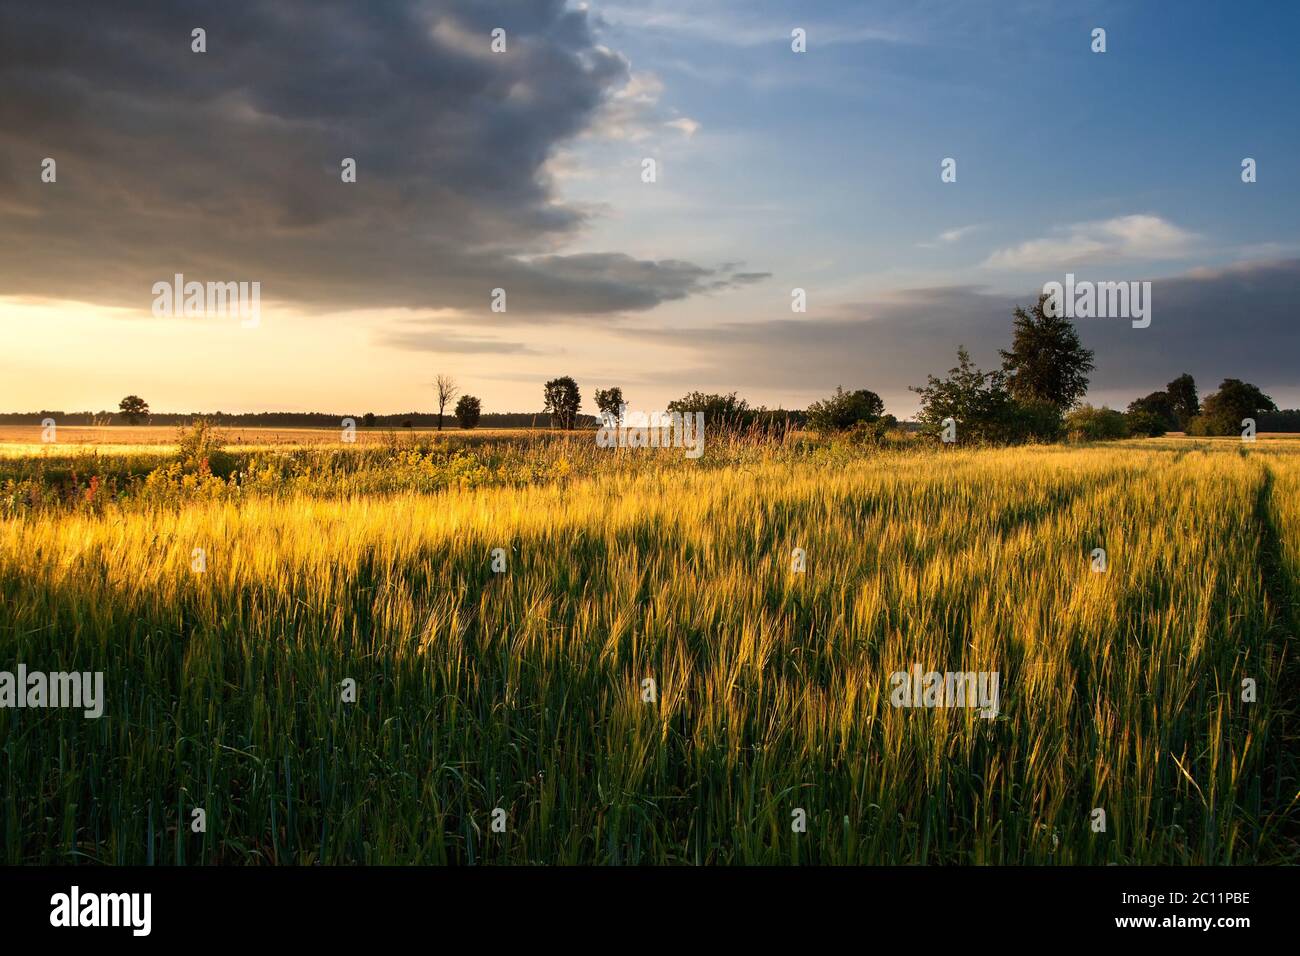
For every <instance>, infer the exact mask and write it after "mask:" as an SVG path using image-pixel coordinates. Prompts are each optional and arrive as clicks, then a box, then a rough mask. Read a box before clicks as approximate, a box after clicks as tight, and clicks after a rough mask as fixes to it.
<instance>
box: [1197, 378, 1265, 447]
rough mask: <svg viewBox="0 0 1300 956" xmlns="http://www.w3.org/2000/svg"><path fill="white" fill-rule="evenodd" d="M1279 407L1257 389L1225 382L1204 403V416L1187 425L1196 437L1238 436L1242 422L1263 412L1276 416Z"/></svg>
mask: <svg viewBox="0 0 1300 956" xmlns="http://www.w3.org/2000/svg"><path fill="white" fill-rule="evenodd" d="M1275 411H1277V406H1276V405H1275V404H1273V399H1271V398H1269V397H1268V396H1267V395H1265V394H1264V393H1263V392H1261V391H1260V390H1259V388H1258V387H1256V386H1254V385H1251V384H1250V383H1248V382H1243V381H1241V380H1240V379H1236V378H1225V379H1224V380H1223V382H1222V383H1221V384H1220V385H1219V390H1218V391H1217V392H1215V393H1214V394H1212V395H1209V396H1207V397H1206V399H1205V407H1204V408H1203V409H1202V411H1201V414H1200V415H1199V416H1197V417H1196V418H1193V419H1192V420H1191V421H1190V422H1189V423H1188V425H1187V431H1188V433H1189V434H1193V435H1236V434H1238V433H1239V432H1240V431H1241V421H1242V419H1243V418H1256V417H1257V416H1258V414H1259V413H1260V412H1275Z"/></svg>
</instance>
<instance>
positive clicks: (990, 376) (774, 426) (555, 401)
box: [0, 295, 1300, 444]
mask: <svg viewBox="0 0 1300 956" xmlns="http://www.w3.org/2000/svg"><path fill="white" fill-rule="evenodd" d="M1046 301H1047V296H1045V295H1043V296H1040V297H1039V299H1038V302H1037V304H1035V305H1034V306H1033V307H1032V308H1030V309H1025V308H1023V307H1017V308H1016V309H1015V310H1014V312H1013V314H1012V319H1013V321H1012V337H1011V344H1010V348H1007V349H999V351H998V354H999V356H1000V357H1001V359H1002V363H1001V367H1000V368H998V369H995V370H993V371H984V370H983V369H980V368H978V367H977V366H976V365H975V364H974V362H972V360H971V357H970V353H969V352H968V351H967V350H966V348H965V346H959V347H958V349H957V364H956V365H955V366H953V367H952V368H951V369H949V370H948V374H947V375H946V376H944V377H942V378H940V377H938V376H935V375H929V376H927V381H926V384H924V385H920V386H914V387H913V388H912V391H913V392H915V393H917V395H919V396H920V410H919V412H918V414H917V416H916V427H917V428H918V429H919V430H920V431H921V432H922V434H925V435H929V436H933V437H941V436H943V435H944V432H945V430H946V429H949V428H950V429H952V430H953V431H954V432H955V435H952V436H948V437H952V438H955V440H956V441H958V442H962V443H994V444H1013V443H1017V442H1025V441H1058V440H1061V439H1062V438H1071V439H1084V440H1096V439H1108V438H1123V437H1128V436H1159V435H1163V434H1166V433H1167V432H1171V431H1182V432H1185V433H1186V434H1188V435H1236V434H1240V433H1241V431H1242V428H1243V421H1244V420H1246V419H1251V420H1254V421H1255V423H1256V429H1257V430H1258V431H1300V410H1298V409H1288V410H1279V409H1278V407H1277V405H1276V404H1275V403H1274V402H1273V400H1272V399H1271V398H1270V397H1269V396H1267V395H1265V394H1264V393H1263V392H1262V391H1261V390H1260V389H1259V388H1258V386H1255V385H1252V384H1250V383H1248V382H1243V381H1241V380H1240V379H1235V378H1225V379H1224V380H1223V381H1222V382H1221V383H1220V385H1219V388H1218V390H1217V391H1215V392H1213V393H1212V394H1210V395H1208V396H1207V397H1206V398H1205V401H1204V403H1202V402H1201V401H1200V399H1199V396H1198V392H1197V387H1196V382H1195V380H1194V379H1193V378H1192V376H1191V375H1190V374H1188V373H1183V374H1182V375H1179V376H1178V377H1177V378H1175V379H1174V380H1173V381H1171V382H1169V384H1167V385H1166V386H1165V387H1164V388H1163V389H1162V390H1160V391H1156V392H1151V393H1150V394H1148V395H1144V396H1142V397H1141V398H1136V399H1134V400H1133V401H1132V402H1130V403H1129V405H1128V408H1127V410H1126V411H1123V412H1121V411H1118V410H1116V409H1110V408H1105V407H1103V408H1094V407H1092V406H1091V405H1087V404H1082V400H1083V397H1084V396H1085V395H1086V394H1087V391H1088V381H1089V380H1088V375H1089V373H1090V372H1092V371H1094V369H1095V365H1094V363H1093V352H1092V350H1091V349H1086V348H1084V347H1083V345H1082V343H1081V342H1080V341H1079V336H1078V332H1077V331H1076V329H1075V327H1074V326H1073V324H1071V322H1070V320H1069V319H1067V318H1065V317H1063V316H1057V315H1052V314H1050V313H1049V311H1045V310H1044V304H1045V302H1046ZM433 386H434V398H435V400H436V402H437V406H438V411H437V412H436V413H429V412H409V413H405V414H397V415H376V414H374V413H373V412H366V413H364V414H362V415H359V416H356V417H355V418H354V421H355V422H356V423H357V424H358V425H360V426H362V427H364V428H397V427H405V428H426V427H436V428H437V429H438V430H442V428H443V425H444V422H445V420H446V417H447V408H448V406H451V407H452V412H451V414H452V416H454V417H455V419H456V423H457V424H458V425H459V426H460V427H461V428H465V429H469V428H475V427H479V426H486V427H494V428H526V427H535V426H536V425H537V424H538V419H539V418H540V419H541V420H542V421H543V422H546V423H549V424H550V426H551V427H553V428H557V429H561V430H572V429H575V428H589V427H593V426H595V425H596V424H598V423H599V421H600V420H605V421H617V420H619V419H620V417H621V416H622V414H623V412H624V409H625V408H626V405H625V400H624V396H623V389H622V388H621V387H620V386H611V387H609V388H598V389H596V392H595V403H596V408H597V409H598V411H599V413H600V419H597V418H596V417H595V416H592V415H584V414H582V413H581V411H580V410H581V408H582V392H581V389H580V388H579V386H578V383H577V381H576V380H575V379H573V378H572V377H571V376H568V375H564V376H560V377H558V378H554V379H551V380H550V381H548V382H546V383H545V384H544V385H543V388H542V411H541V412H508V413H501V412H496V413H485V412H484V411H483V403H482V401H481V400H480V399H479V398H478V397H477V396H474V395H470V394H467V393H466V394H463V393H462V392H461V390H460V387H459V385H458V384H457V383H456V381H455V379H454V378H452V376H450V375H446V374H439V375H438V376H437V377H436V378H435V380H434V383H433ZM453 402H454V403H455V404H454V405H452V403H453ZM667 411H668V412H670V413H680V414H683V415H685V414H694V413H696V412H699V413H702V414H703V415H704V420H705V422H706V424H707V425H708V426H709V427H710V428H714V429H729V430H751V431H782V430H787V429H791V428H803V427H808V428H812V429H813V430H815V431H817V432H819V433H822V434H834V433H841V432H855V433H858V434H860V435H863V436H866V437H868V438H870V439H873V440H880V439H881V438H882V437H883V436H884V434H885V433H887V432H888V431H890V430H892V429H896V428H898V427H899V426H900V423H899V422H898V420H897V419H896V418H895V417H894V416H893V415H890V414H887V413H886V412H885V405H884V402H883V400H882V399H881V398H880V396H879V395H877V394H876V393H875V392H873V391H871V390H870V389H865V388H860V389H855V390H852V391H845V390H844V388H843V387H842V386H837V387H836V389H835V392H834V393H833V394H832V395H830V396H828V397H827V398H825V399H823V400H821V401H816V402H813V403H812V404H810V405H809V406H808V408H807V409H806V410H804V411H798V410H792V411H786V410H784V409H768V408H766V407H764V406H759V407H756V408H754V407H751V406H750V405H749V403H748V402H747V401H745V399H743V398H740V397H738V396H737V394H736V393H735V392H734V391H733V392H730V393H727V394H719V393H705V392H700V391H691V392H687V393H686V394H685V395H683V396H682V397H681V398H679V399H675V400H674V401H671V402H669V403H668V407H667ZM45 418H53V419H54V420H55V421H57V422H59V423H60V424H73V425H75V424H86V425H95V424H118V423H121V422H126V423H127V424H140V423H142V422H150V423H152V424H159V425H165V424H184V423H187V422H189V421H191V420H193V419H194V418H203V419H206V420H208V421H210V422H213V423H215V424H219V425H246V426H250V427H281V428H284V427H300V428H309V427H331V428H336V427H338V425H339V422H340V420H341V419H340V416H338V415H332V414H325V413H320V412H255V413H230V414H227V413H225V412H221V411H218V412H216V413H215V414H189V415H186V414H174V413H172V414H151V413H150V410H149V405H148V403H147V402H145V401H144V399H142V398H141V397H140V396H138V395H128V396H126V397H125V398H123V399H122V401H121V402H120V403H119V405H118V411H117V413H116V414H114V413H111V412H104V411H101V412H97V413H96V412H78V413H74V414H65V413H63V412H54V411H41V412H28V413H7V414H0V423H2V422H7V423H14V424H35V423H39V422H40V421H42V420H43V419H45Z"/></svg>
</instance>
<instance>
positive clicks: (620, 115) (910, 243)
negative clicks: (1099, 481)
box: [0, 0, 1300, 415]
mask: <svg viewBox="0 0 1300 956" xmlns="http://www.w3.org/2000/svg"><path fill="white" fill-rule="evenodd" d="M196 9H197V10H201V13H196V12H194V11H195V10H196ZM0 16H2V17H3V22H0V38H3V39H0V54H3V55H2V56H0V82H3V83H4V88H5V89H6V90H8V91H9V92H8V94H7V96H6V97H5V98H4V100H3V101H0V121H2V122H0V253H3V256H0V323H3V324H4V325H5V329H4V331H6V332H7V333H8V337H9V341H10V342H11V343H12V344H13V348H12V349H11V350H10V351H9V353H8V354H7V355H6V356H5V357H3V358H0V382H3V384H0V406H3V407H5V408H16V409H23V408H29V407H30V408H38V407H45V408H101V407H111V406H112V405H115V404H116V400H117V398H118V397H120V394H125V393H127V392H131V391H134V392H139V393H141V394H145V397H146V398H147V399H149V400H150V401H151V403H152V404H153V406H154V407H155V408H157V409H159V410H201V409H214V408H218V407H219V408H223V409H225V410H228V411H239V410H260V409H320V410H330V411H332V410H338V409H342V410H356V409H360V408H365V409H370V410H374V411H381V412H382V411H398V410H408V409H412V408H423V407H426V406H427V405H428V404H429V395H430V390H429V383H430V382H431V381H432V378H433V376H434V374H436V373H438V372H444V373H449V374H453V375H454V376H456V377H457V378H458V380H460V382H461V385H462V387H463V388H464V389H465V390H467V391H472V392H473V393H475V394H478V395H480V396H481V397H482V398H483V400H484V408H485V410H488V411H506V410H527V409H532V408H535V407H536V406H537V405H538V404H539V396H540V386H541V382H542V381H544V380H545V379H547V378H551V377H554V376H555V375H559V374H571V375H574V377H576V378H577V379H578V380H579V383H580V384H581V385H582V386H583V388H584V392H585V394H587V395H590V394H591V393H592V392H593V391H594V389H595V388H597V387H604V386H608V385H613V384H618V385H622V386H623V387H624V390H625V392H626V393H627V395H628V398H629V401H630V403H631V404H632V405H633V407H634V408H644V409H653V408H656V407H662V405H663V404H664V403H666V402H667V401H668V400H670V399H672V398H674V397H676V396H678V395H680V394H682V393H683V392H684V391H687V390H689V389H693V388H701V389H705V390H718V391H731V390H733V389H734V390H738V391H739V392H740V393H741V394H742V395H743V396H745V397H746V398H748V399H749V400H750V401H751V402H752V403H754V404H765V405H768V406H772V407H775V406H783V407H787V408H789V407H801V406H803V405H805V404H806V403H807V402H809V401H811V400H813V399H816V398H818V397H821V396H823V395H824V394H826V393H827V392H829V391H830V390H831V389H832V388H833V387H834V386H835V385H837V384H842V385H844V386H845V387H851V388H860V387H866V388H872V389H874V390H875V391H877V392H879V393H880V394H881V395H882V396H883V397H884V398H885V400H886V404H887V406H888V407H889V408H890V410H891V411H894V412H895V413H897V414H900V415H907V414H910V413H911V411H912V410H913V409H914V408H915V398H914V396H913V395H912V394H911V393H910V392H909V391H908V389H907V386H908V385H909V384H920V383H921V382H923V381H924V380H925V376H926V374H927V373H930V372H942V371H943V370H945V369H947V368H948V367H949V366H950V365H952V364H953V358H954V355H955V351H956V348H957V346H958V345H959V344H963V343H964V344H966V345H968V346H969V347H970V348H971V350H972V352H973V354H974V355H975V357H976V359H977V360H978V361H980V362H981V363H982V364H984V365H985V366H986V367H988V366H990V365H992V364H994V363H995V362H996V349H997V348H998V347H999V346H1002V345H1005V344H1006V340H1007V338H1008V337H1009V332H1010V324H1011V316H1010V311H1011V309H1012V308H1013V307H1014V306H1015V305H1016V304H1029V303H1031V302H1032V300H1033V298H1034V296H1035V295H1036V292H1037V290H1038V289H1041V287H1042V285H1043V284H1044V283H1045V282H1047V281H1052V280H1060V279H1062V278H1063V276H1064V275H1065V273H1066V272H1072V273H1074V274H1075V275H1077V276H1078V277H1080V278H1086V279H1093V280H1097V281H1132V280H1151V281H1153V283H1154V292H1153V303H1152V325H1151V327H1150V328H1148V329H1141V330H1139V329H1131V328H1130V327H1129V325H1128V323H1127V322H1124V321H1116V320H1090V321H1084V320H1081V321H1080V334H1081V336H1082V337H1083V339H1084V342H1085V344H1087V345H1089V346H1090V347H1093V348H1095V349H1096V350H1097V366H1098V367H1097V372H1096V373H1095V374H1094V377H1093V389H1092V391H1091V392H1090V396H1089V398H1090V399H1091V400H1093V401H1095V402H1098V403H1101V402H1107V403H1110V404H1112V405H1114V404H1120V405H1122V404H1125V403H1127V401H1129V400H1130V399H1132V398H1134V397H1136V396H1137V395H1140V394H1145V393H1146V392H1149V391H1152V390H1154V389H1156V388H1159V387H1161V386H1162V385H1163V384H1164V383H1165V382H1167V381H1168V380H1169V379H1170V378H1172V377H1174V376H1175V375H1177V374H1179V373H1180V372H1182V371H1191V372H1192V373H1193V374H1194V375H1195V376H1196V378H1197V380H1198V383H1199V384H1200V386H1201V391H1202V393H1203V394H1204V393H1207V392H1209V391H1211V390H1213V388H1214V386H1215V385H1217V383H1218V381H1219V380H1220V379H1222V378H1225V377H1237V378H1244V379H1246V380H1249V381H1253V382H1255V383H1257V384H1259V385H1260V386H1261V387H1263V388H1264V389H1265V391H1267V392H1269V393H1270V394H1271V395H1272V396H1273V397H1274V398H1275V399H1276V400H1277V401H1278V402H1279V404H1282V405H1284V406H1298V405H1300V363H1297V362H1296V361H1295V357H1296V356H1297V355H1300V337H1298V336H1300V333H1298V332H1297V327H1298V326H1300V323H1297V322H1295V321H1294V316H1295V308H1294V303H1295V301H1296V298H1295V297H1296V296H1297V295H1300V237H1298V236H1297V232H1296V227H1295V223H1296V222H1297V220H1298V219H1300V217H1298V216H1297V212H1300V210H1297V208H1296V207H1297V201H1298V200H1297V196H1298V195H1300V193H1298V192H1297V190H1296V189H1295V182H1296V177H1297V174H1298V173H1300V169H1298V165H1300V163H1298V161H1297V157H1300V148H1298V146H1300V143H1297V138H1298V137H1300V133H1297V129H1296V123H1295V121H1294V115H1295V103H1296V101H1297V93H1298V92H1300V89H1298V87H1300V68H1297V66H1296V58H1295V56H1294V38H1295V36H1296V35H1297V27H1298V26H1300V22H1298V21H1300V12H1297V8H1296V5H1294V4H1283V3H1273V4H1264V5H1261V6H1258V7H1252V8H1250V10H1249V12H1245V11H1243V9H1242V8H1241V7H1239V6H1235V5H1232V4H1228V3H1209V2H1190V3H1182V2H1180V3H1173V2H1169V3H1124V4H1119V3H1074V2H1071V3H1066V2H1056V3H1049V2H1019V3H1013V2H1002V3H982V2H974V0H962V2H915V0H910V2H898V3H830V2H827V3H800V4H795V3H775V2H752V0H745V2H731V0H710V2H708V3H698V2H684V0H639V2H632V0H617V2H610V3H597V2H592V3H590V4H579V3H572V2H571V3H569V4H567V5H566V4H565V3H564V2H562V0H526V2H525V0H394V2H393V3H391V4H384V5H375V6H366V5H362V6H360V7H358V6H357V5H355V4H347V3H339V2H323V3H315V4H313V3H304V2H300V0H252V2H250V3H248V4H244V5H238V6H231V7H229V8H226V7H223V8H220V9H212V8H188V7H185V6H183V5H179V6H178V5H173V4H166V3H141V4H137V5H135V6H133V7H132V8H130V10H129V12H128V11H118V12H112V11H107V10H105V8H104V7H103V6H102V5H99V4H95V3H91V2H88V0H73V2H69V3H68V4H65V5H61V6H60V7H58V8H51V9H44V8H42V9H41V10H39V11H38V10H34V9H19V8H7V9H6V11H5V12H4V13H3V14H2V15H0ZM196 16H197V17H199V18H200V19H203V21H204V23H205V24H206V28H207V29H208V33H209V37H210V42H209V48H208V50H207V51H206V52H205V53H204V54H203V55H202V56H195V55H194V54H193V53H192V51H191V50H190V49H189V48H188V43H189V30H190V28H191V27H192V26H193V25H194V24H193V21H195V18H196ZM495 26H501V27H503V28H504V29H506V31H507V34H508V36H509V37H510V39H511V45H510V47H509V50H508V51H507V52H506V53H505V54H504V55H500V56H495V55H493V54H492V53H491V52H490V51H489V50H488V49H487V45H488V43H489V36H488V35H489V31H490V29H492V28H493V27H495ZM796 27H799V28H803V29H804V30H806V31H807V52H806V53H794V52H793V51H792V50H791V46H790V44H791V40H790V34H791V30H792V29H794V28H796ZM1097 27H1100V28H1103V29H1105V31H1106V47H1107V49H1106V52H1105V53H1094V52H1092V50H1091V44H1092V31H1093V29H1094V28H1097ZM342 155H350V156H356V158H357V161H358V168H359V170H360V175H359V178H358V182H357V183H356V184H354V185H353V186H348V187H343V188H342V189H341V188H340V186H339V183H338V175H337V168H338V165H337V164H338V161H339V157H340V156H342ZM47 156H57V157H58V158H59V161H60V164H61V165H60V180H59V183H58V184H57V185H52V184H42V183H40V182H39V180H38V179H37V177H36V170H37V167H38V164H39V163H40V162H41V159H42V158H43V157H47ZM647 157H649V158H654V159H655V160H656V162H657V163H658V164H659V165H658V179H657V181H656V182H654V183H651V184H647V183H645V182H643V181H642V179H641V176H640V172H641V163H642V161H643V160H644V159H645V158H647ZM946 157H951V158H953V159H955V160H956V163H957V180H956V182H952V183H944V182H941V180H940V175H939V173H940V162H941V161H942V160H943V159H944V158H946ZM1244 157H1252V158H1254V159H1255V160H1256V161H1257V163H1258V181H1257V182H1255V183H1251V184H1246V183H1243V182H1242V181H1241V162H1242V159H1243V158H1244ZM174 272H185V273H187V275H190V276H193V277H195V278H200V279H202V278H208V279H221V280H260V281H261V282H262V289H263V298H264V300H265V303H266V304H265V306H264V314H265V321H263V322H262V323H261V325H260V327H259V328H258V329H257V330H255V331H253V332H248V331H247V330H244V331H241V330H239V329H238V328H236V327H235V326H234V325H232V324H231V323H223V322H221V321H218V320H211V321H210V320H206V319H205V320H204V321H201V322H198V321H194V320H184V319H175V320H160V319H158V318H157V317H156V316H152V315H151V314H150V312H149V307H148V306H149V297H148V290H149V288H150V287H151V285H152V283H153V282H154V281H155V280H157V279H170V278H171V276H172V274H173V273H174ZM495 287H502V288H505V289H507V291H508V292H509V295H510V306H509V311H508V312H506V313H504V314H498V313H494V312H491V311H490V310H489V309H488V308H487V303H488V293H489V291H490V290H491V289H492V288H495ZM796 287H798V288H802V289H804V290H806V293H807V297H808V308H807V312H806V313H792V311H791V308H790V303H791V290H792V289H793V288H796ZM105 355H112V359H113V360H112V361H111V362H105V361H104V356H105ZM119 393H120V394H119Z"/></svg>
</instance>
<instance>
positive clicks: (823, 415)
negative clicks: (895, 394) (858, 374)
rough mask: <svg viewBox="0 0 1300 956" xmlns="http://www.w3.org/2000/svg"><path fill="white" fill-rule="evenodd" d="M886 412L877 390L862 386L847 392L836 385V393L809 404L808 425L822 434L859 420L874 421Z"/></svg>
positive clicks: (848, 425) (847, 427)
mask: <svg viewBox="0 0 1300 956" xmlns="http://www.w3.org/2000/svg"><path fill="white" fill-rule="evenodd" d="M884 413H885V403H884V402H883V401H881V399H880V396H879V395H877V394H876V393H875V392H872V391H868V390H867V389H865V388H860V389H858V390H857V391H855V392H846V391H844V389H843V388H842V387H840V386H836V388H835V394H834V395H832V396H831V397H830V398H828V399H825V400H824V401H820V402H813V403H812V404H811V405H809V406H808V427H809V428H812V429H813V430H814V431H818V432H821V433H822V434H829V433H831V432H838V431H845V430H847V429H850V428H853V426H855V425H857V424H858V423H859V422H874V421H877V420H878V419H879V418H880V416H881V415H883V414H884Z"/></svg>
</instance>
